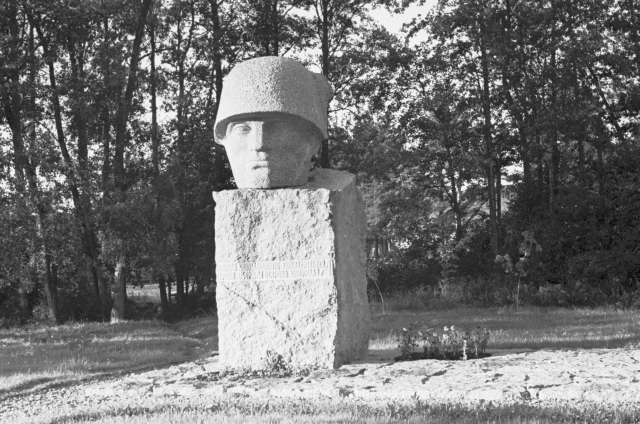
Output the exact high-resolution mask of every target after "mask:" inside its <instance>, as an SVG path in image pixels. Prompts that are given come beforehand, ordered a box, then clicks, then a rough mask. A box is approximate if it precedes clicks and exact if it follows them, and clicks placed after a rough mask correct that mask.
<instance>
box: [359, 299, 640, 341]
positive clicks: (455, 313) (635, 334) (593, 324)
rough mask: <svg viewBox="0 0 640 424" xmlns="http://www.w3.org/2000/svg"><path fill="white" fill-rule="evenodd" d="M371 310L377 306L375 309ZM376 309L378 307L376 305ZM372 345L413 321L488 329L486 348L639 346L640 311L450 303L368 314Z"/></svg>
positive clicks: (390, 336) (394, 339) (389, 336)
mask: <svg viewBox="0 0 640 424" xmlns="http://www.w3.org/2000/svg"><path fill="white" fill-rule="evenodd" d="M374 310H375V309H374ZM378 310H379V309H378ZM372 318H373V319H372V324H373V325H372V329H371V330H372V333H371V342H370V344H369V347H370V348H371V349H394V348H395V346H397V344H398V343H397V341H396V338H397V336H398V334H399V333H400V332H401V331H402V328H403V327H404V328H406V327H408V326H409V325H410V324H412V323H418V324H419V325H426V326H430V327H444V326H452V325H454V326H456V327H457V328H459V329H475V328H476V327H478V326H480V327H482V328H487V329H489V330H490V331H491V339H490V341H489V349H513V348H531V349H540V348H585V349H588V348H617V347H633V346H640V313H638V311H633V310H615V309H612V308H595V309H563V308H533V307H530V308H529V307H528V308H520V310H519V311H516V310H515V309H512V308H511V309H508V308H463V307H460V308H454V309H447V310H437V311H423V312H416V311H394V312H387V313H380V312H379V313H374V314H373V315H372Z"/></svg>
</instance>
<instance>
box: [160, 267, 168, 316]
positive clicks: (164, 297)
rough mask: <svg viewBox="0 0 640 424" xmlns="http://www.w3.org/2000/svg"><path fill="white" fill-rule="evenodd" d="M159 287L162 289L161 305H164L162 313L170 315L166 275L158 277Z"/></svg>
mask: <svg viewBox="0 0 640 424" xmlns="http://www.w3.org/2000/svg"><path fill="white" fill-rule="evenodd" d="M158 287H159V288H160V305H162V313H163V314H164V315H166V314H168V313H169V300H168V298H167V282H166V279H165V277H164V275H160V276H159V277H158Z"/></svg>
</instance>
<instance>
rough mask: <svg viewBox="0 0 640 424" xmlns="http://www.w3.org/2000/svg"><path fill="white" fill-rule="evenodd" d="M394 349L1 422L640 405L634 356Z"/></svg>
mask: <svg viewBox="0 0 640 424" xmlns="http://www.w3.org/2000/svg"><path fill="white" fill-rule="evenodd" d="M394 354H395V352H392V351H370V352H369V358H368V359H367V360H366V361H360V362H358V363H354V364H350V365H345V366H342V367H341V368H340V369H338V370H329V371H316V372H312V373H311V374H310V375H308V376H306V377H297V378H294V377H290V378H253V379H247V378H241V377H239V376H237V375H236V376H224V375H223V376H221V374H220V371H221V370H220V367H219V365H218V360H217V356H213V357H210V358H205V359H200V360H197V361H193V362H188V363H184V364H180V365H174V366H171V367H168V368H162V369H156V370H152V371H146V372H142V373H136V374H129V375H125V376H121V377H117V378H116V377H112V378H107V379H104V380H97V381H90V382H86V383H81V384H77V385H73V386H69V387H59V388H53V389H47V390H42V391H39V392H35V393H30V394H24V395H16V396H14V397H10V398H7V399H5V400H3V401H2V402H0V422H2V423H14V422H15V423H18V422H47V421H51V420H52V419H55V418H63V417H71V416H78V415H85V414H88V415H91V414H102V413H106V412H108V411H113V410H116V409H123V408H131V409H133V410H138V411H139V410H155V409H158V408H160V407H162V406H166V405H170V404H173V405H190V406H196V407H200V406H201V407H203V408H206V407H207V405H209V404H211V402H212V401H213V400H215V399H219V398H234V397H236V398H237V397H242V398H246V399H249V400H251V399H255V400H257V401H260V400H265V399H308V400H322V401H332V400H335V401H353V402H364V403H379V402H389V401H398V402H403V401H415V399H421V400H425V401H428V402H442V403H446V402H463V403H467V402H468V403H471V404H485V403H489V402H491V403H492V404H494V405H508V404H513V403H528V404H535V405H541V406H545V405H548V406H552V405H558V404H565V403H568V404H571V405H580V404H581V403H591V404H606V405H611V406H615V405H618V404H638V407H640V350H635V349H590V350H538V351H525V352H522V351H521V352H515V353H514V352H493V356H491V357H488V358H484V359H478V360H469V361H455V362H452V361H436V360H420V361H412V362H394V361H393V359H392V358H393V356H394Z"/></svg>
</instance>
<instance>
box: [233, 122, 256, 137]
mask: <svg viewBox="0 0 640 424" xmlns="http://www.w3.org/2000/svg"><path fill="white" fill-rule="evenodd" d="M229 130H230V131H229V132H230V133H232V134H235V135H246V134H249V133H250V132H251V126H250V125H249V124H247V123H244V122H238V123H234V124H231V128H229Z"/></svg>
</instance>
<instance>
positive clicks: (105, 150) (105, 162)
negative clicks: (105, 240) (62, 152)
mask: <svg viewBox="0 0 640 424" xmlns="http://www.w3.org/2000/svg"><path fill="white" fill-rule="evenodd" d="M103 25H104V41H103V43H104V95H103V99H102V194H103V197H106V196H107V193H108V190H109V189H108V186H109V178H110V174H111V112H110V110H109V100H110V97H111V70H110V66H109V61H110V58H109V44H110V40H109V18H108V17H106V16H105V18H104V23H103Z"/></svg>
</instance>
